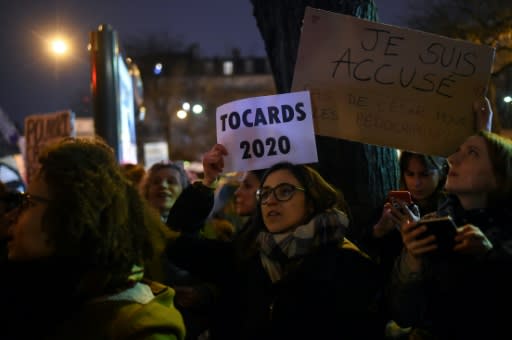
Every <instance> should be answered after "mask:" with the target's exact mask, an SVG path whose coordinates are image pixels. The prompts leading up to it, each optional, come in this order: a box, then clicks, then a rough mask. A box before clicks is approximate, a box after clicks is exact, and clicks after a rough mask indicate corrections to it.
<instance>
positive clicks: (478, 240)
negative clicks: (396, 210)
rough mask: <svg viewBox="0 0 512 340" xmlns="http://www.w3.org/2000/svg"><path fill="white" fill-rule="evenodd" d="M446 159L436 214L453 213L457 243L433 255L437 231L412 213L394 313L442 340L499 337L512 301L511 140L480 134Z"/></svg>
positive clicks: (394, 284)
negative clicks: (431, 231) (443, 195)
mask: <svg viewBox="0 0 512 340" xmlns="http://www.w3.org/2000/svg"><path fill="white" fill-rule="evenodd" d="M448 163H449V166H450V170H449V172H448V177H447V180H446V184H445V190H446V191H447V193H448V197H447V199H446V201H445V202H444V203H443V204H442V205H441V206H440V207H439V208H438V210H437V212H435V213H433V214H431V216H434V217H440V216H451V218H452V219H453V220H454V222H455V224H456V226H457V227H458V228H457V230H456V234H455V237H454V245H453V247H452V249H451V251H449V252H445V253H444V255H443V256H433V255H434V254H436V252H437V251H438V250H439V244H438V242H437V241H438V240H436V235H434V234H430V235H428V236H426V234H425V232H426V231H427V230H428V229H427V226H426V225H425V224H420V223H417V222H414V221H413V219H412V218H411V219H410V221H406V222H404V223H402V225H401V228H400V232H401V236H402V240H403V243H404V249H403V252H402V254H401V255H400V257H399V258H398V259H397V261H396V265H395V267H394V270H393V273H392V280H391V286H390V295H389V297H390V299H389V301H390V306H391V310H392V315H393V318H394V319H395V320H397V322H398V323H399V324H401V325H404V326H414V327H417V328H418V329H422V332H423V335H424V336H425V335H428V336H433V337H434V338H436V339H498V338H500V336H501V334H504V333H502V332H504V331H505V328H506V327H507V325H508V323H507V322H506V320H504V316H502V315H501V311H502V310H504V309H505V308H508V307H509V306H510V303H512V293H511V290H510V287H512V278H511V275H510V271H511V268H512V267H511V265H512V247H511V246H512V225H511V223H512V211H511V209H510V207H511V206H512V204H511V203H512V202H511V199H512V141H511V140H509V139H506V138H503V137H501V136H499V135H497V134H494V133H491V132H487V131H480V132H479V133H477V134H475V135H473V136H471V137H469V138H468V139H467V140H466V141H465V142H464V143H463V144H462V145H461V146H460V147H459V148H458V149H457V150H456V151H455V153H453V154H452V155H451V156H449V157H448ZM404 208H405V209H407V208H406V207H404ZM410 216H411V217H412V216H413V214H410ZM425 218H428V216H426V217H425Z"/></svg>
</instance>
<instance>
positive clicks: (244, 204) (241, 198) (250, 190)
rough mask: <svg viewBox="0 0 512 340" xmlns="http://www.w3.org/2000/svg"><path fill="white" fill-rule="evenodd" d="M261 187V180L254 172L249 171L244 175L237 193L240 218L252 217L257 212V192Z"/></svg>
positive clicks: (236, 202)
mask: <svg viewBox="0 0 512 340" xmlns="http://www.w3.org/2000/svg"><path fill="white" fill-rule="evenodd" d="M259 186H260V180H259V179H258V177H256V175H254V174H253V173H252V172H250V171H247V172H245V173H244V174H243V175H242V178H241V181H240V185H239V186H238V188H237V189H236V191H235V208H236V213H237V214H238V215H240V216H251V215H253V214H254V212H255V211H256V203H257V201H256V190H258V187H259Z"/></svg>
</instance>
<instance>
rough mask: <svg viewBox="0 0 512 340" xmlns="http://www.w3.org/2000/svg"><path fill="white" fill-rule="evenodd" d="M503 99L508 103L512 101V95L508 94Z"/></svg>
mask: <svg viewBox="0 0 512 340" xmlns="http://www.w3.org/2000/svg"><path fill="white" fill-rule="evenodd" d="M503 101H504V102H505V103H507V104H508V103H510V102H512V97H511V96H506V97H505V98H503Z"/></svg>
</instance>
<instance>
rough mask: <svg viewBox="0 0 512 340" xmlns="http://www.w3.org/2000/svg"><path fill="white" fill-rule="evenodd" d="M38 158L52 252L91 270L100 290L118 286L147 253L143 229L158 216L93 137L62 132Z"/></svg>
mask: <svg viewBox="0 0 512 340" xmlns="http://www.w3.org/2000/svg"><path fill="white" fill-rule="evenodd" d="M39 162H40V164H41V168H40V171H39V173H38V176H41V178H42V179H44V180H45V182H46V183H47V185H48V191H49V195H50V199H51V202H50V203H49V204H48V208H47V211H46V213H45V216H44V218H43V221H42V223H43V228H44V229H45V231H46V232H47V233H48V235H49V239H50V240H51V241H50V242H52V245H53V246H54V248H55V253H54V255H55V257H56V258H67V259H70V258H71V259H73V263H74V265H76V266H78V268H79V270H80V272H83V273H84V275H85V274H90V273H91V272H93V273H94V275H95V278H96V279H97V280H98V282H101V283H98V284H99V285H101V287H100V288H99V289H101V290H102V293H106V292H109V291H116V290H118V289H122V288H123V287H124V286H125V285H126V284H127V281H128V276H130V274H131V273H132V268H133V266H134V265H138V266H143V264H144V261H145V260H146V259H149V258H150V257H151V256H152V249H151V243H150V241H149V234H148V229H149V227H150V224H151V223H159V220H158V217H157V216H156V215H155V214H153V213H152V211H151V210H150V209H149V208H148V207H147V205H146V203H145V200H144V199H143V198H142V197H141V196H140V194H139V193H138V192H137V190H136V189H135V188H134V187H133V186H132V185H131V184H130V182H129V181H128V180H127V179H126V178H125V177H124V176H123V175H122V174H121V172H120V168H119V164H118V163H117V160H116V158H115V156H114V152H113V150H112V148H110V147H109V146H108V145H107V144H106V143H105V142H104V141H103V140H102V139H101V138H99V137H95V138H65V139H63V140H61V141H59V142H57V143H55V144H51V145H49V146H48V147H47V148H45V149H44V150H43V152H42V153H41V155H40V157H39ZM96 289H98V287H96Z"/></svg>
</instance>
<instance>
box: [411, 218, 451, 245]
mask: <svg viewBox="0 0 512 340" xmlns="http://www.w3.org/2000/svg"><path fill="white" fill-rule="evenodd" d="M417 225H418V226H420V225H425V226H426V227H427V230H426V231H425V232H424V233H423V234H421V238H424V237H427V236H430V235H434V236H435V237H436V241H435V242H436V244H437V251H436V253H438V254H446V253H449V252H451V251H452V250H453V247H454V246H455V235H456V234H457V225H456V224H455V222H454V221H453V219H452V218H451V217H450V216H443V217H436V218H429V219H421V220H419V221H418V222H417Z"/></svg>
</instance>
